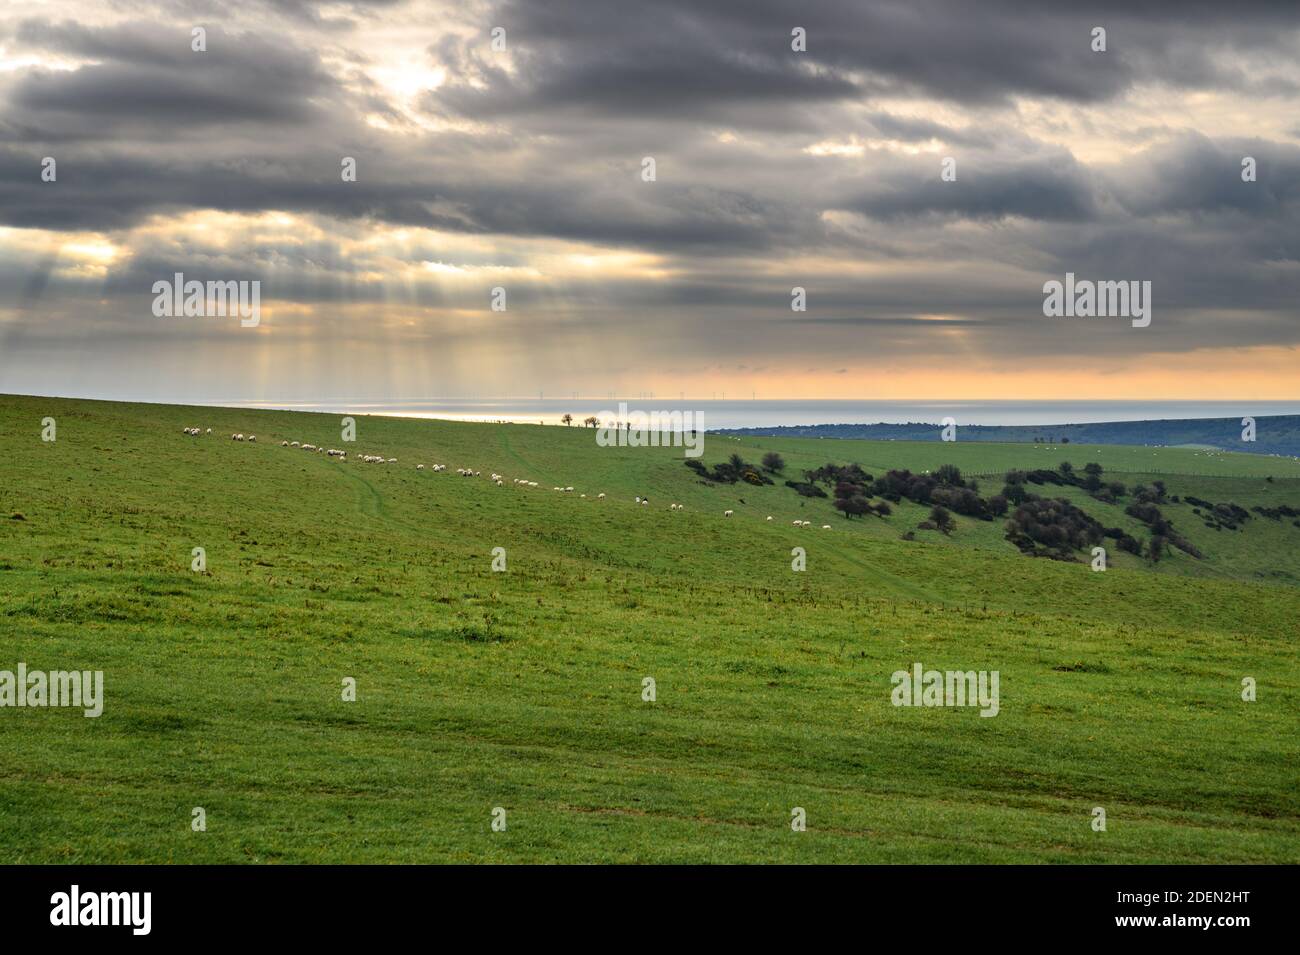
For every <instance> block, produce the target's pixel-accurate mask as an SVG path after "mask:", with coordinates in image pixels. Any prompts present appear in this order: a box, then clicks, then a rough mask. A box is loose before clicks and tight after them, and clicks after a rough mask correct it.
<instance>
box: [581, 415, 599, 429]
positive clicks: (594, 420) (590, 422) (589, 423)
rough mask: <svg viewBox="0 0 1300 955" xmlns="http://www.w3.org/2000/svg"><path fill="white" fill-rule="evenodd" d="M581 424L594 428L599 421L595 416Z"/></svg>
mask: <svg viewBox="0 0 1300 955" xmlns="http://www.w3.org/2000/svg"><path fill="white" fill-rule="evenodd" d="M582 423H583V424H585V425H586V426H587V427H588V428H594V427H596V425H598V424H600V419H599V418H597V417H596V416H595V415H592V416H591V417H590V418H586V419H584V420H583V422H582Z"/></svg>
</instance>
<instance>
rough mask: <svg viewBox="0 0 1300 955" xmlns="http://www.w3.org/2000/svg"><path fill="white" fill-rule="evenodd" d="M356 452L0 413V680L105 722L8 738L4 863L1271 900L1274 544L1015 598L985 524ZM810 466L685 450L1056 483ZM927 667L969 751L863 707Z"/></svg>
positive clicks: (454, 458)
mask: <svg viewBox="0 0 1300 955" xmlns="http://www.w3.org/2000/svg"><path fill="white" fill-rule="evenodd" d="M46 416H51V417H53V418H55V420H56V422H57V428H58V431H57V441H55V442H52V443H47V442H42V441H41V440H40V431H41V420H42V418H43V417H46ZM186 426H199V427H201V428H207V427H211V428H212V429H213V434H212V435H210V436H208V435H202V436H199V437H190V436H186V435H183V434H182V433H181V429H182V428H183V427H186ZM357 427H358V440H357V442H356V444H355V445H343V444H342V443H341V441H340V435H339V420H338V418H337V417H336V416H326V415H308V414H300V413H288V412H251V411H244V410H227V409H211V408H180V407H169V406H147V405H125V404H111V403H98V402H84V401H65V400H59V399H47V398H18V397H3V398H0V474H2V475H3V480H0V517H2V518H4V519H3V520H0V646H3V648H4V654H3V658H0V670H2V669H13V668H14V667H16V665H17V664H18V663H19V662H20V661H21V662H25V663H26V665H27V667H28V668H29V669H48V670H53V669H65V668H73V667H75V668H78V669H99V670H103V672H104V680H105V696H106V700H105V705H104V713H103V715H102V716H101V717H99V718H98V719H86V718H84V717H83V716H82V715H81V713H80V711H75V710H63V709H32V708H26V709H13V708H6V709H0V858H4V859H6V860H8V861H25V862H54V861H77V862H111V861H156V862H167V861H176V862H188V861H204V862H243V861H290V862H307V861H342V862H347V861H355V862H378V861H456V860H466V861H469V860H487V861H596V860H617V861H760V860H782V861H837V862H845V861H897V862H927V861H942V862H975V861H978V862H998V861H1020V862H1085V861H1086V862H1180V861H1190V862H1201V861H1204V862H1210V861H1218V862H1229V861H1231V862H1258V861H1271V862H1294V861H1297V859H1300V798H1298V797H1297V795H1296V792H1295V787H1294V772H1293V767H1294V764H1295V757H1296V744H1295V739H1296V734H1295V729H1296V726H1295V713H1296V712H1297V703H1300V665H1297V663H1296V655H1295V643H1294V639H1295V637H1294V628H1295V623H1294V621H1295V619H1296V610H1297V609H1298V608H1300V594H1298V592H1297V590H1296V589H1295V585H1294V582H1295V580H1296V579H1298V575H1300V568H1297V567H1296V565H1295V563H1294V561H1295V556H1294V555H1295V551H1296V548H1295V546H1294V544H1295V541H1296V539H1297V537H1296V536H1290V535H1300V530H1298V529H1295V528H1291V527H1290V525H1289V524H1286V523H1285V522H1275V521H1270V520H1266V519H1264V518H1256V519H1253V520H1251V521H1248V522H1247V523H1246V525H1245V526H1244V527H1243V528H1242V529H1241V530H1239V531H1233V532H1229V531H1224V530H1219V531H1215V530H1210V529H1207V528H1204V527H1199V526H1197V525H1196V523H1195V521H1194V519H1193V518H1192V517H1191V507H1190V506H1185V505H1183V504H1179V505H1173V506H1171V507H1170V508H1169V511H1170V512H1171V513H1175V512H1176V513H1177V514H1178V516H1177V517H1176V518H1175V521H1176V523H1177V525H1178V526H1179V527H1182V528H1183V529H1184V530H1185V532H1186V533H1187V534H1188V536H1189V537H1191V538H1192V539H1193V540H1194V541H1195V543H1196V544H1197V546H1198V547H1199V548H1200V549H1201V550H1202V551H1204V557H1203V558H1202V559H1201V560H1195V559H1193V558H1191V557H1188V556H1187V555H1185V554H1174V555H1173V556H1171V557H1170V558H1168V559H1166V560H1163V561H1161V562H1160V564H1158V565H1156V567H1155V568H1154V569H1153V568H1151V567H1150V566H1149V565H1148V564H1147V563H1146V562H1144V561H1140V560H1138V559H1137V558H1131V559H1129V555H1116V560H1115V563H1114V565H1113V566H1112V568H1111V569H1110V570H1108V571H1107V572H1106V573H1093V572H1091V571H1090V570H1089V568H1088V565H1087V563H1063V562H1058V561H1048V560H1039V559H1033V558H1029V557H1024V556H1022V555H1021V554H1019V553H1018V552H1017V551H1016V549H1015V548H1014V547H1013V546H1012V545H1011V544H1010V543H1009V542H1007V541H1006V540H1004V539H1003V535H1002V532H1001V521H994V522H982V521H976V520H972V519H968V518H960V517H959V518H958V522H957V527H956V529H955V531H954V532H953V534H952V535H951V536H944V535H942V534H937V533H932V532H921V533H920V534H919V535H918V537H919V538H920V539H918V540H915V541H902V540H900V539H899V536H900V534H901V533H903V532H905V531H907V530H909V529H912V528H914V527H915V526H916V524H917V523H918V521H919V520H920V519H922V518H923V517H924V516H925V509H924V508H922V507H920V506H919V505H914V504H909V503H906V502H904V503H903V504H902V505H900V506H899V507H898V508H897V509H895V512H894V513H893V514H891V515H890V516H889V517H888V518H885V519H878V518H867V519H855V520H852V521H849V520H846V519H844V518H843V517H841V516H838V515H836V514H835V513H834V512H833V511H832V509H831V506H830V503H829V501H827V500H815V499H806V498H801V497H799V496H798V495H797V494H795V493H794V492H793V491H792V490H790V489H789V488H786V487H783V486H781V482H779V481H778V482H777V483H776V484H774V485H772V486H765V487H752V486H749V485H743V484H741V485H734V486H728V485H716V484H715V485H710V484H705V483H701V482H700V481H699V480H698V479H697V478H696V476H695V475H694V474H693V473H692V472H691V471H689V470H688V469H687V468H685V467H684V466H683V462H682V459H681V457H680V451H677V452H674V451H672V450H670V449H614V448H600V447H597V446H596V444H595V442H594V440H593V437H592V434H591V433H590V432H589V431H583V430H581V429H577V428H573V429H565V428H555V427H553V428H541V427H529V426H506V425H475V424H459V423H451V422H430V421H416V420H404V419H383V418H359V419H358V425H357ZM236 431H240V432H244V433H249V432H253V433H256V434H257V436H258V441H257V443H256V444H249V443H247V442H244V443H237V442H232V441H231V440H230V439H229V435H230V434H231V433H232V432H236ZM282 440H297V441H299V442H308V443H312V444H317V445H324V446H327V447H344V446H346V447H348V448H350V449H351V448H355V449H356V450H355V451H351V452H350V454H349V457H352V458H355V457H356V456H357V455H358V453H362V454H364V453H373V454H382V455H383V456H385V457H386V458H387V457H391V458H396V459H397V463H395V464H391V465H389V464H385V465H377V464H364V463H360V462H357V461H353V460H350V461H347V462H342V461H339V460H336V459H333V458H329V457H327V456H326V455H324V454H317V453H312V452H304V451H302V450H301V449H294V448H282V447H280V442H281V441H282ZM827 444H828V443H827V442H815V441H811V440H809V441H805V442H799V441H786V439H755V440H753V441H751V442H745V441H736V440H732V439H715V438H712V437H711V438H710V439H709V441H708V443H707V445H706V449H707V451H706V455H705V460H706V462H708V463H710V464H712V463H716V462H718V461H720V460H723V459H724V458H725V457H726V456H727V455H729V454H731V453H733V452H736V453H739V454H741V455H742V456H743V457H745V458H746V459H748V460H757V458H758V457H759V456H760V455H761V453H762V451H763V449H764V448H777V449H779V450H781V452H782V453H783V454H784V455H785V456H786V458H787V462H788V463H787V472H788V473H795V472H796V471H797V470H799V469H802V468H805V467H807V468H812V467H816V466H818V465H821V464H824V463H826V461H827V458H828V456H829V457H830V458H831V459H832V460H835V459H836V458H837V457H838V460H841V461H849V460H856V461H859V462H860V463H863V464H864V465H870V466H871V467H873V468H877V469H881V468H885V467H910V468H912V469H913V470H914V471H921V470H925V469H932V468H935V467H937V466H938V465H939V464H943V463H957V464H958V465H959V466H961V467H963V469H967V470H969V471H972V472H974V471H980V470H986V471H988V472H990V473H994V472H997V471H998V470H1001V469H1005V468H1009V467H1042V466H1046V465H1045V464H1044V463H1043V462H1044V461H1045V460H1046V459H1045V455H1047V454H1053V453H1054V452H1049V451H1046V450H1040V449H1036V448H1034V447H1033V446H1030V447H1028V448H1026V447H1024V446H1020V447H1014V446H1003V447H998V446H993V445H984V446H979V447H976V446H974V445H971V446H943V445H919V444H917V445H906V444H902V443H899V442H893V443H890V442H863V443H861V446H860V447H854V446H852V445H853V444H855V443H849V442H846V443H844V444H843V445H841V444H839V443H836V444H835V446H834V449H833V450H832V449H831V448H829V447H827ZM1057 450H1062V449H1057ZM1149 452H1150V449H1114V448H1105V449H1102V450H1101V451H1100V452H1098V453H1100V454H1102V455H1114V456H1115V460H1117V461H1121V462H1122V463H1127V464H1128V466H1129V467H1141V466H1144V465H1146V462H1147V455H1149ZM1086 453H1091V452H1089V451H1087V450H1086V449H1080V448H1076V447H1075V446H1073V445H1071V446H1070V448H1069V450H1068V456H1069V457H1071V458H1072V459H1075V460H1076V464H1078V465H1082V464H1083V463H1084V461H1085V460H1086V458H1085V457H1084V455H1085V454H1086ZM1195 454H1196V452H1193V451H1181V452H1177V451H1175V450H1174V449H1161V450H1160V452H1159V455H1160V457H1158V458H1155V459H1152V464H1153V465H1154V464H1156V463H1159V464H1160V465H1162V466H1165V467H1170V468H1174V469H1176V468H1177V467H1182V466H1187V465H1188V463H1189V462H1195V461H1197V460H1198V459H1197V458H1195V457H1180V456H1179V455H1195ZM955 455H961V456H963V457H962V458H961V460H953V458H954V456H955ZM1245 457H1248V456H1239V455H1226V456H1223V458H1222V460H1217V461H1215V462H1213V463H1214V465H1215V467H1217V468H1219V469H1220V473H1223V474H1224V475H1225V476H1224V477H1216V478H1209V477H1198V478H1195V479H1193V478H1182V477H1174V476H1169V477H1167V478H1166V480H1167V483H1168V485H1169V488H1170V490H1171V492H1175V493H1179V494H1188V493H1191V494H1193V495H1196V496H1199V497H1203V498H1206V499H1209V500H1214V501H1219V500H1228V499H1232V500H1236V501H1237V502H1238V503H1240V504H1241V505H1242V506H1244V507H1250V506H1255V505H1257V504H1262V505H1264V506H1276V505H1277V504H1280V503H1286V502H1290V503H1292V504H1300V493H1297V492H1296V488H1297V483H1296V482H1295V480H1294V478H1295V475H1294V474H1291V475H1289V476H1288V475H1286V474H1283V473H1282V472H1281V471H1280V470H1279V471H1276V472H1270V473H1272V474H1274V477H1275V479H1274V480H1273V481H1271V482H1267V481H1265V480H1264V479H1263V475H1262V474H1260V472H1257V471H1254V470H1252V467H1253V466H1252V465H1249V464H1245V463H1240V462H1238V461H1237V460H1236V459H1237V458H1245ZM1199 460H1201V461H1203V460H1204V459H1203V458H1201V459H1199ZM1249 460H1250V461H1258V460H1260V459H1258V458H1249ZM417 463H423V464H425V465H432V464H434V463H443V464H447V465H449V470H447V471H444V472H441V473H437V474H435V473H433V472H432V471H431V470H429V469H428V467H426V469H425V470H423V471H417V470H416V468H415V465H416V464H417ZM1052 463H1055V462H1052ZM457 467H468V468H472V469H474V470H478V471H480V472H481V474H480V476H478V477H461V476H458V475H457V474H456V473H455V469H456V468H457ZM1118 467H1119V465H1118V464H1117V465H1116V472H1115V473H1119V471H1118ZM1189 469H1190V468H1189ZM494 471H496V472H500V473H501V474H502V475H503V476H504V478H505V485H504V486H501V487H498V486H497V485H495V484H494V483H492V482H490V481H489V480H488V475H489V474H490V473H492V472H494ZM1108 473H1109V468H1108ZM1138 477H1139V476H1138V475H1137V474H1130V475H1129V476H1127V477H1126V478H1125V480H1126V481H1128V482H1130V483H1131V482H1133V481H1135V480H1137V479H1138ZM515 478H525V479H528V480H532V481H536V482H537V483H538V485H539V487H537V488H522V487H520V486H517V485H515V484H514V483H513V479H515ZM1183 481H1186V482H1188V483H1187V486H1186V487H1185V488H1184V487H1183V486H1182V484H1181V483H1180V482H1183ZM1193 482H1200V483H1193ZM1205 482H1220V483H1210V484H1208V485H1207V484H1206V483H1205ZM992 483H996V482H992ZM555 485H560V486H569V485H572V486H574V488H575V491H574V492H573V493H560V492H555V491H553V490H552V487H553V486H555ZM601 492H603V493H605V494H606V495H607V496H606V497H605V498H604V499H598V498H596V496H595V495H596V494H598V493H601ZM1062 493H1063V494H1074V495H1076V497H1077V499H1078V500H1079V502H1080V506H1084V507H1090V508H1097V509H1100V508H1104V507H1106V505H1100V504H1096V503H1095V502H1090V501H1089V500H1088V499H1086V495H1083V494H1082V493H1081V492H1079V491H1078V490H1077V489H1073V488H1071V489H1064V490H1062ZM580 494H586V495H587V496H586V497H585V498H584V497H580V496H579V495H580ZM636 495H642V496H648V497H649V498H650V500H651V501H652V502H653V503H652V504H651V505H648V506H640V505H637V504H635V503H634V502H633V497H634V496H636ZM670 502H672V503H677V502H681V503H683V504H684V505H685V507H686V509H685V510H684V511H670V510H669V509H668V504H669V503H670ZM742 502H743V503H742ZM724 509H731V510H733V511H734V512H735V514H734V516H733V517H731V518H726V517H723V515H722V512H723V510H724ZM1120 510H1121V511H1122V508H1121V509H1120ZM769 514H770V515H772V516H773V518H774V519H773V521H771V522H768V521H766V520H765V518H766V517H767V516H768V515H769ZM794 519H810V520H812V521H813V527H810V528H802V527H800V528H796V527H793V526H791V521H792V520H794ZM1116 519H1117V520H1118V519H1120V518H1119V517H1118V516H1117V517H1116ZM822 524H831V526H832V529H831V530H822V529H821V525H822ZM1134 529H1135V530H1138V529H1139V528H1136V527H1135V528H1134ZM796 546H800V547H803V548H804V549H805V550H806V552H807V570H806V571H804V572H794V571H792V570H791V559H792V558H791V549H792V548H793V547H796ZM194 547H203V548H204V549H205V551H206V560H207V569H206V572H204V573H195V572H193V571H191V569H190V563H191V553H192V549H193V548H194ZM496 547H502V548H505V551H506V558H507V570H506V571H505V572H504V573H498V572H494V571H493V570H492V569H491V565H492V559H493V553H492V551H493V548H496ZM918 661H919V662H921V663H923V664H924V666H925V667H927V668H929V667H934V668H938V669H941V670H943V669H955V670H963V671H965V670H997V671H998V672H999V674H1000V686H1001V700H1000V712H999V713H998V715H997V716H996V717H995V718H988V719H986V718H981V717H980V716H979V713H978V711H977V710H976V709H973V708H944V707H939V708H903V707H895V706H892V705H891V703H890V694H891V681H890V676H891V674H892V673H893V672H894V671H896V670H900V669H909V668H910V667H911V666H912V664H913V663H914V662H918ZM647 677H651V678H653V680H654V681H655V689H656V699H655V701H654V702H646V701H645V700H643V681H644V680H645V678H647ZM1244 677H1252V678H1254V679H1256V680H1257V681H1258V685H1259V699H1258V701H1257V702H1253V703H1245V702H1243V701H1242V699H1241V681H1242V679H1243V678H1244ZM345 678H352V679H355V680H356V686H357V700H356V702H345V701H343V700H342V699H341V685H342V681H343V680H344V679H345ZM1098 806H1100V807H1103V808H1104V809H1105V810H1106V814H1107V820H1108V826H1107V830H1106V831H1105V832H1104V833H1102V832H1095V831H1093V829H1092V827H1091V825H1090V823H1091V821H1092V811H1093V809H1094V807H1098ZM195 807H202V808H203V809H204V810H205V811H206V818H207V831H205V832H195V831H192V829H191V824H190V823H191V814H192V810H193V809H194V808H195ZM495 807H502V808H504V809H505V811H506V816H507V819H508V827H507V829H506V830H505V831H503V832H494V831H493V830H492V828H491V822H492V818H493V817H492V811H493V809H494V808H495ZM794 807H801V808H803V809H805V810H806V813H807V819H808V831H807V832H802V833H796V832H792V831H791V828H790V819H791V810H792V809H793V808H794Z"/></svg>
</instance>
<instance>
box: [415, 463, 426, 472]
mask: <svg viewBox="0 0 1300 955" xmlns="http://www.w3.org/2000/svg"><path fill="white" fill-rule="evenodd" d="M415 470H417V471H423V470H424V465H423V464H417V465H416V466H415Z"/></svg>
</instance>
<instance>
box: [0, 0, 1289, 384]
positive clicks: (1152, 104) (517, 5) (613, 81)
mask: <svg viewBox="0 0 1300 955" xmlns="http://www.w3.org/2000/svg"><path fill="white" fill-rule="evenodd" d="M1049 7H1055V8H1056V9H1048V8H1049ZM1097 27H1101V28H1103V29H1104V31H1105V37H1104V39H1105V50H1104V51H1099V50H1097V49H1094V47H1095V46H1097V44H1098V40H1097V38H1096V36H1095V28H1097ZM196 28H201V30H202V31H203V32H202V39H203V43H202V44H200V45H202V46H204V47H205V48H204V49H202V50H196V49H194V46H195V44H196V42H197V41H196V39H195V34H194V31H195V30H196ZM798 31H802V32H801V33H800V35H799V36H796V33H797V32H798ZM494 34H495V40H494ZM800 37H802V41H803V42H802V45H803V47H804V49H798V50H797V49H794V47H796V46H800V45H801V44H800ZM345 157H346V158H350V159H352V160H354V161H355V170H356V175H355V181H345V176H344V174H343V167H344V160H345ZM1246 157H1250V158H1251V159H1252V160H1254V163H1253V165H1254V168H1255V176H1254V181H1244V178H1243V160H1244V159H1245V158H1246ZM647 158H650V159H653V161H654V162H653V167H654V169H653V171H654V175H653V179H648V177H647V172H646V168H647V164H646V163H645V160H646V159H647ZM48 159H52V160H54V164H53V178H52V181H46V178H45V176H46V175H47V174H46V173H45V170H46V169H47V168H49V164H48V163H47V160H48ZM945 160H951V161H952V162H951V163H950V164H948V168H949V169H950V170H951V171H953V172H954V173H955V176H949V177H948V178H947V179H945V178H944V176H943V175H942V172H943V170H944V168H945ZM176 273H181V274H183V275H184V277H185V278H186V279H187V280H199V281H222V282H224V281H240V280H243V281H249V282H252V281H257V282H259V283H260V314H259V319H258V323H257V324H256V325H255V326H249V325H246V324H244V323H241V322H240V321H239V319H238V318H231V317H222V316H218V315H205V316H189V317H186V316H176V317H169V316H165V315H164V316H159V315H157V314H155V309H154V304H155V292H154V286H155V283H156V282H159V281H160V280H171V279H172V277H173V276H174V275H175V274H176ZM1067 273H1073V274H1074V275H1075V276H1076V277H1077V278H1079V279H1088V280H1094V281H1142V282H1147V281H1149V282H1150V283H1151V286H1150V287H1151V310H1152V321H1151V323H1150V325H1149V326H1147V327H1145V328H1137V327H1133V326H1132V324H1131V322H1130V321H1129V320H1128V319H1126V318H1124V317H1114V316H1111V317H1077V316H1075V317H1057V316H1046V315H1044V309H1043V305H1044V298H1045V296H1044V283H1046V282H1049V281H1053V280H1055V281H1064V279H1065V276H1066V274H1067ZM796 287H798V288H802V289H804V290H805V299H806V310H804V311H795V310H793V309H792V289H794V288H796ZM498 288H499V289H503V290H504V310H494V308H493V300H494V299H493V296H494V293H493V290H494V289H498ZM497 301H498V304H501V302H500V299H499V298H498V300H497ZM1298 303H1300V10H1298V9H1297V8H1296V6H1295V4H1294V3H1291V2H1287V3H1256V2H1249V0H1237V2H1234V3H1231V4H1224V3H1210V2H1202V0H1185V2H1182V3H1178V4H1171V3H1160V4H1157V3H1143V2H1139V0H1122V2H1120V0H1115V2H1101V3H1078V4H1075V3H1071V4H1059V5H1055V4H1043V3H1030V2H1005V0H1004V2H998V0H982V2H981V3H979V4H973V3H970V2H968V0H898V2H894V0H884V2H868V0H832V2H800V3H793V2H780V3H778V2H772V0H745V2H736V0H732V2H710V0H659V2H655V3H647V2H630V0H590V2H578V0H519V2H514V0H502V2H477V0H475V2H456V3H444V2H424V0H411V2H403V0H368V2H360V0H354V2H343V3H313V2H309V0H237V2H234V0H232V2H223V0H213V2H204V0H193V2H191V0H175V2H137V0H100V2H86V0H58V2H40V0H22V2H6V0H0V393H26V394H46V395H67V396H78V397H102V398H120V399H131V400H146V401H166V402H191V401H192V402H212V401H216V402H220V401H230V402H254V401H256V402H270V403H275V402H291V401H293V402H302V401H306V402H311V401H336V400H337V399H340V398H349V399H352V398H355V399H358V400H367V401H375V402H380V403H382V402H383V401H385V400H397V399H410V398H417V397H425V396H448V397H455V396H459V397H473V396H502V395H519V396H536V395H537V394H538V393H539V392H544V393H546V394H548V395H551V394H573V393H577V394H580V395H599V396H602V397H603V396H605V395H607V394H610V393H612V394H615V395H635V394H644V393H646V392H655V393H658V394H663V395H672V396H674V397H676V396H677V395H679V394H683V393H684V394H685V395H686V396H688V397H689V396H692V395H699V396H708V395H711V394H719V393H724V394H729V395H732V396H740V395H746V396H748V395H750V394H756V395H757V396H758V397H761V398H769V399H772V398H912V399H930V400H934V399H949V398H952V399H957V398H966V399H976V398H1018V399H1049V398H1050V399H1053V400H1069V399H1077V400H1089V399H1136V398H1143V399H1211V398H1214V399H1252V398H1254V399H1294V398H1297V397H1300V387H1298V386H1297V381H1298V380H1300V376H1298V375H1297V370H1298V369H1300V352H1298V351H1297V344H1298V343H1300V322H1298V321H1297V307H1298Z"/></svg>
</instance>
